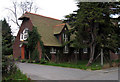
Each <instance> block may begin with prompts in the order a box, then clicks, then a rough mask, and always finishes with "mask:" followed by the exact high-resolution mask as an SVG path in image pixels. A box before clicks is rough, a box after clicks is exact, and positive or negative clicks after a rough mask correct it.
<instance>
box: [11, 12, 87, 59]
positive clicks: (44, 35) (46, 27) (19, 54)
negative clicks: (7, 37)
mask: <svg viewBox="0 0 120 82" xmlns="http://www.w3.org/2000/svg"><path fill="white" fill-rule="evenodd" d="M19 20H22V24H21V27H20V30H19V32H18V34H17V36H16V39H15V42H14V44H13V57H14V58H21V59H29V53H28V52H26V51H25V45H24V44H23V43H27V41H26V39H27V38H28V31H31V30H32V28H33V26H35V27H37V31H38V32H39V34H40V35H41V40H42V42H43V44H44V48H45V49H48V51H49V52H48V53H47V54H49V55H51V56H50V59H51V61H56V54H58V53H60V54H63V55H64V56H67V57H64V59H65V60H68V59H75V58H78V57H77V56H78V54H79V50H78V49H77V50H76V49H74V47H73V46H72V44H68V45H65V43H67V42H69V41H70V39H73V38H74V35H72V36H69V35H68V34H67V31H69V29H71V28H70V26H69V25H68V24H66V23H63V21H61V20H58V19H54V18H50V17H46V16H42V15H38V14H34V13H29V12H26V13H25V14H24V15H23V16H21V17H20V18H19ZM37 46H38V51H39V58H40V59H41V58H42V49H41V46H40V44H38V45H37ZM85 53H87V50H85ZM68 54H69V56H68ZM76 54H77V55H76Z"/></svg>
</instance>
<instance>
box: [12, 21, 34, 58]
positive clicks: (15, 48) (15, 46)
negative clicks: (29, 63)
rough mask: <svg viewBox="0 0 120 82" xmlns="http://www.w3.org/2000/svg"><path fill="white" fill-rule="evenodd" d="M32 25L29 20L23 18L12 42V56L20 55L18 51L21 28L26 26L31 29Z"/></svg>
mask: <svg viewBox="0 0 120 82" xmlns="http://www.w3.org/2000/svg"><path fill="white" fill-rule="evenodd" d="M32 27H33V24H32V22H31V20H23V22H22V24H21V27H20V30H19V32H18V34H17V37H16V39H15V41H14V44H13V57H14V58H18V57H19V56H21V52H20V47H19V45H20V43H21V41H20V33H21V32H23V30H24V29H25V28H28V29H29V30H32Z"/></svg>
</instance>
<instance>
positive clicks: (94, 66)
mask: <svg viewBox="0 0 120 82" xmlns="http://www.w3.org/2000/svg"><path fill="white" fill-rule="evenodd" d="M87 63H88V61H78V62H77V63H71V62H70V63H68V62H65V63H54V62H47V63H45V64H42V65H51V66H60V67H69V68H78V69H84V70H87V69H91V70H100V69H101V68H102V67H101V65H100V63H98V62H96V63H94V64H92V65H91V66H88V67H87V66H86V64H87Z"/></svg>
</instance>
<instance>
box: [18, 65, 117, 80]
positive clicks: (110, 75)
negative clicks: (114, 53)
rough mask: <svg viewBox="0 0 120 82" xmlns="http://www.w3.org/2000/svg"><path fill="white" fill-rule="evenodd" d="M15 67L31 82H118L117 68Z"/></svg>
mask: <svg viewBox="0 0 120 82" xmlns="http://www.w3.org/2000/svg"><path fill="white" fill-rule="evenodd" d="M17 65H18V67H19V68H20V70H21V71H22V72H23V73H24V74H27V76H28V77H30V78H31V79H32V80H118V68H111V69H106V70H98V71H86V70H80V69H73V68H64V67H56V66H47V65H37V64H30V63H17Z"/></svg>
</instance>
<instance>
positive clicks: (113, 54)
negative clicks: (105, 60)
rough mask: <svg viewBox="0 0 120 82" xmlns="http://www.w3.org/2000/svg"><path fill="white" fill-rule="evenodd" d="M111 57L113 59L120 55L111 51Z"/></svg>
mask: <svg viewBox="0 0 120 82" xmlns="http://www.w3.org/2000/svg"><path fill="white" fill-rule="evenodd" d="M110 59H111V60H117V59H118V55H117V54H115V53H113V52H110Z"/></svg>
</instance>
